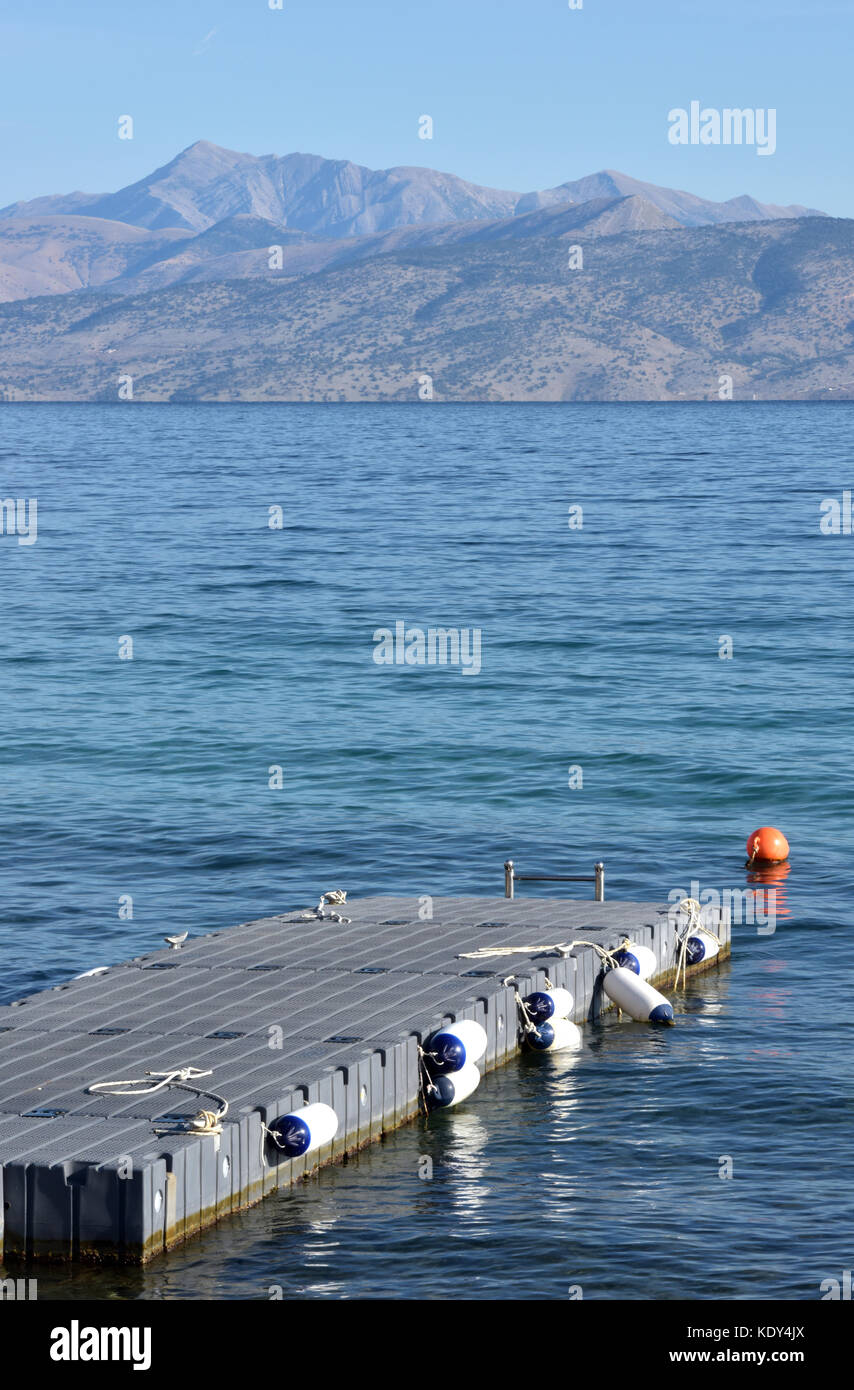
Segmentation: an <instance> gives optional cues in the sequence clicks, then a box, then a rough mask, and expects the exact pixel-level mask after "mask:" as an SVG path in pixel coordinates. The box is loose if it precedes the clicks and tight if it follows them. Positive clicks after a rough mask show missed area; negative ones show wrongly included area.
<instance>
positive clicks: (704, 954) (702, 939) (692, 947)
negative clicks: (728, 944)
mask: <svg viewBox="0 0 854 1390" xmlns="http://www.w3.org/2000/svg"><path fill="white" fill-rule="evenodd" d="M719 950H720V946H719V944H718V942H717V941H715V939H714V937H711V936H707V935H706V933H705V932H698V933H697V935H696V936H689V937H688V944H687V945H686V947H685V960H686V961H687V963H688V965H699V964H700V961H703V960H714V958H715V956H716V955H717V954H718V951H719Z"/></svg>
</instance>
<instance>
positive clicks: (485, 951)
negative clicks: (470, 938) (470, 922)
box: [457, 941, 625, 966]
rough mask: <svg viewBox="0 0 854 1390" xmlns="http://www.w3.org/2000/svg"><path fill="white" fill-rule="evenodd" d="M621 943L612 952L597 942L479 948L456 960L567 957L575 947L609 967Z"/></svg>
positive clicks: (560, 942) (620, 947) (465, 953)
mask: <svg viewBox="0 0 854 1390" xmlns="http://www.w3.org/2000/svg"><path fill="white" fill-rule="evenodd" d="M623 945H625V942H623V943H622V944H621V945H620V946H615V947H614V949H613V950H612V951H606V950H605V947H604V946H600V945H599V943H598V942H597V941H554V942H552V943H551V944H550V945H546V946H542V945H540V946H480V947H479V948H478V949H477V950H476V951H462V952H461V953H460V955H459V956H458V957H457V959H458V960H488V959H489V958H490V956H544V955H546V954H547V953H548V952H550V951H557V953H558V954H559V955H561V956H568V955H569V953H570V951H573V950H575V947H576V946H590V947H591V949H592V950H594V951H596V952H597V953H598V955H599V959H600V960H602V961H607V962H608V964H609V965H610V966H613V965H614V956H615V954H616V952H617V951H621V950H622V949H623Z"/></svg>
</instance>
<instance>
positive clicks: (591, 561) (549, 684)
mask: <svg viewBox="0 0 854 1390" xmlns="http://www.w3.org/2000/svg"><path fill="white" fill-rule="evenodd" d="M853 424H854V407H851V406H847V405H842V404H840V405H836V406H819V405H813V406H809V405H804V406H801V405H772V404H765V403H755V404H742V405H738V404H735V403H727V404H720V405H714V406H713V405H681V406H656V405H637V406H633V405H601V406H599V405H555V406H495V407H493V406H451V405H448V406H435V405H426V404H419V405H418V406H415V405H413V406H377V407H372V406H356V405H354V406H334V407H324V406H311V405H305V406H302V405H292V406H251V405H245V406H244V405H234V406H192V405H181V406H177V405H176V406H168V407H167V406H162V407H161V406H149V407H146V406H136V405H126V406H71V405H69V406H65V405H42V406H9V407H6V408H5V409H4V410H3V412H2V415H0V495H2V496H3V497H26V498H29V497H37V499H38V539H37V542H36V543H35V544H34V545H29V546H27V545H19V544H18V542H17V539H16V538H15V537H14V536H8V535H3V536H0V573H2V595H3V622H2V644H0V663H2V675H1V676H0V681H2V684H0V758H2V781H1V782H0V893H2V899H0V901H2V913H0V953H2V957H1V958H2V975H0V1002H6V1001H8V1000H10V999H13V998H16V997H19V996H20V995H22V994H25V993H27V992H31V991H32V990H34V989H38V988H40V987H42V986H47V985H51V984H54V983H56V982H57V981H60V980H63V979H67V978H68V977H69V976H71V975H73V974H75V973H78V972H79V971H81V970H84V969H87V968H91V967H93V966H96V965H99V964H109V963H110V962H113V961H116V960H120V959H125V958H127V957H129V956H132V955H137V954H139V953H141V952H143V951H145V950H148V949H150V948H152V947H154V946H157V945H158V944H159V943H160V940H161V937H162V936H163V934H164V933H165V932H167V931H179V930H184V929H188V930H189V931H190V932H192V933H193V934H195V933H198V932H203V931H207V930H210V929H212V928H215V927H222V926H227V925H230V924H232V923H235V922H238V921H245V920H248V919H250V918H252V917H255V916H262V915H265V914H268V913H270V912H275V911H282V910H286V909H289V908H293V907H300V906H305V905H308V904H310V903H312V901H313V900H316V897H317V895H318V893H319V891H320V890H322V889H326V888H328V887H336V886H342V887H345V888H347V889H348V890H349V891H350V893H351V895H352V896H356V895H360V894H367V893H374V892H391V893H400V894H407V895H412V894H423V893H430V894H455V893H477V894H484V895H489V894H500V893H501V892H502V890H503V873H502V863H503V860H504V859H505V858H507V857H508V856H512V857H513V858H514V859H515V860H516V861H517V863H518V864H519V865H520V867H522V868H523V869H528V870H532V871H533V870H541V871H545V870H551V871H553V872H566V873H573V872H589V871H590V869H591V866H592V864H593V861H594V860H596V859H599V858H602V859H604V860H605V862H606V866H607V893H608V896H609V897H618V898H628V899H642V900H652V899H654V900H666V899H667V898H668V895H669V894H670V893H671V892H674V891H675V890H681V892H682V893H688V892H689V891H690V889H691V884H692V882H693V883H699V884H700V886H701V889H703V890H706V889H718V890H724V889H742V888H744V887H745V886H746V883H747V876H746V874H745V870H744V857H745V856H744V842H745V839H746V837H747V834H748V833H749V832H750V831H751V830H753V829H754V828H755V827H756V826H758V825H761V824H774V825H779V826H780V827H781V828H783V829H784V830H785V832H786V834H787V835H788V837H789V840H790V842H791V845H792V856H791V871H790V872H789V873H788V875H787V876H785V877H784V878H781V879H780V880H779V881H778V882H777V883H776V884H775V887H776V888H777V891H778V905H777V921H776V930H775V931H773V932H772V933H767V932H765V933H761V932H759V931H758V930H757V927H756V925H755V924H753V925H751V924H749V923H744V924H740V925H737V926H736V927H735V930H734V938H735V940H734V948H733V956H732V962H731V964H729V965H725V966H724V967H722V969H721V970H720V971H719V972H717V973H711V974H709V975H706V976H703V977H700V978H699V979H697V980H696V981H695V982H694V983H692V984H691V985H690V987H689V988H688V989H687V990H686V991H685V993H684V995H680V996H679V1003H678V1005H677V1008H678V1014H679V1016H678V1019H677V1024H678V1026H677V1027H676V1028H674V1029H671V1030H667V1031H666V1032H665V1033H655V1032H652V1031H650V1030H649V1029H647V1028H644V1027H640V1026H637V1025H632V1024H626V1023H618V1022H616V1021H615V1020H609V1021H607V1022H606V1023H604V1024H602V1025H601V1026H598V1027H596V1028H589V1029H587V1030H586V1035H585V1038H586V1040H585V1046H584V1048H583V1050H582V1051H581V1052H580V1053H579V1054H577V1055H574V1056H572V1057H571V1058H570V1059H569V1060H567V1059H565V1058H560V1057H555V1058H544V1057H527V1058H523V1059H521V1060H520V1061H519V1062H518V1063H514V1064H512V1065H510V1066H509V1067H507V1068H505V1069H502V1070H501V1071H499V1072H496V1073H493V1074H491V1075H490V1076H488V1077H486V1078H485V1079H484V1081H483V1083H482V1085H481V1087H480V1089H479V1090H478V1092H477V1093H476V1095H475V1097H474V1098H473V1099H472V1101H471V1102H470V1103H469V1104H468V1105H467V1106H466V1107H465V1109H464V1110H461V1111H460V1112H457V1113H456V1114H453V1115H449V1116H443V1117H434V1118H433V1119H431V1120H430V1121H429V1122H427V1123H426V1124H424V1123H418V1124H415V1125H413V1126H410V1127H408V1128H407V1129H404V1130H401V1131H399V1132H398V1133H396V1134H394V1135H393V1136H391V1137H389V1138H388V1139H387V1140H386V1141H384V1143H383V1144H382V1145H381V1146H379V1147H376V1148H374V1149H372V1150H370V1151H366V1152H365V1153H363V1154H361V1155H359V1156H358V1158H357V1159H355V1160H354V1161H352V1162H350V1163H348V1164H347V1165H346V1166H344V1167H338V1168H334V1169H328V1170H325V1171H324V1172H322V1173H321V1174H320V1175H319V1176H318V1177H317V1178H316V1179H315V1180H313V1181H312V1182H310V1183H308V1184H306V1185H305V1187H304V1188H302V1189H299V1190H295V1191H294V1192H291V1193H287V1194H282V1195H281V1196H280V1197H275V1198H271V1199H269V1200H268V1201H267V1202H265V1203H263V1204H262V1205H261V1206H260V1207H258V1208H256V1209H254V1210H252V1211H250V1212H247V1213H244V1214H241V1215H240V1216H238V1217H236V1218H234V1219H232V1220H231V1221H229V1222H226V1223H223V1224H222V1225H221V1226H220V1227H218V1228H216V1229H214V1230H212V1231H210V1232H208V1233H206V1234H205V1235H203V1236H202V1237H201V1238H200V1239H198V1240H196V1241H194V1242H192V1243H191V1244H190V1245H188V1246H187V1247H186V1248H185V1249H183V1250H179V1251H176V1252H174V1253H173V1254H170V1255H169V1256H167V1257H165V1258H164V1259H163V1260H160V1261H158V1262H156V1263H155V1264H154V1265H152V1266H150V1267H149V1268H148V1269H147V1270H144V1271H119V1272H116V1271H103V1272H92V1271H75V1272H68V1271H64V1272H63V1271H59V1272H57V1271H52V1272H48V1271H40V1272H39V1281H40V1294H41V1296H42V1297H51V1296H54V1297H71V1298H73V1297H92V1296H95V1297H142V1298H149V1297H165V1298H172V1297H174V1298H267V1297H269V1296H270V1294H269V1290H270V1289H273V1290H277V1289H281V1290H282V1291H283V1293H284V1296H285V1297H286V1298H292V1297H297V1298H305V1297H314V1298H324V1297H334V1298H339V1297H351V1298H363V1297H387V1296H395V1297H404V1298H421V1297H426V1298H479V1297H492V1298H519V1297H521V1298H531V1299H534V1298H565V1297H568V1296H569V1290H570V1289H571V1288H575V1287H576V1286H580V1287H581V1288H582V1289H583V1296H584V1297H585V1298H587V1299H616V1298H621V1297H624V1298H633V1299H640V1298H661V1299H674V1298H683V1297H688V1298H699V1299H704V1298H716V1297H723V1298H775V1299H795V1300H802V1299H815V1298H819V1297H820V1296H821V1295H820V1292H819V1287H820V1284H821V1281H822V1280H825V1279H828V1278H841V1276H842V1271H843V1270H844V1269H850V1268H851V1267H852V1262H854V1221H852V1215H854V1212H852V1207H854V1201H852V1192H854V1182H852V1179H854V1160H852V1154H851V1146H850V1127H851V1119H852V1079H851V1075H852V1022H851V1015H852V1009H851V995H852V989H851V982H852V974H851V967H850V947H849V945H848V942H849V934H850V932H851V930H852V916H854V913H852V882H853V881H854V868H852V836H851V831H850V808H851V789H852V752H854V740H852V734H851V711H852V706H853V705H854V702H852V662H851V645H852V583H851V576H852V555H854V538H852V537H850V536H845V535H839V536H833V535H823V534H822V532H821V531H820V529H819V522H820V519H821V510H820V509H821V503H822V501H823V499H826V498H839V499H841V497H842V493H843V491H844V490H845V489H846V488H850V487H851V485H852V470H851V452H850V440H851V436H852V425H853ZM578 506H580V507H582V508H583V527H582V528H581V529H573V528H571V527H570V526H569V525H568V521H569V519H570V515H569V508H570V507H578ZM275 507H281V509H282V526H281V528H280V529H275V528H271V526H270V525H269V524H268V523H269V520H270V508H275ZM398 620H402V621H404V622H405V623H406V624H407V626H409V627H415V626H418V627H422V628H428V627H430V626H443V627H456V628H469V629H474V628H476V629H480V631H481V633H482V670H481V671H480V673H479V674H477V675H464V674H463V673H462V672H461V670H459V669H454V668H452V667H425V666H416V667H405V666H404V667H397V666H394V667H383V666H380V665H377V664H376V662H375V661H374V660H373V652H374V646H375V644H374V640H373V637H374V633H375V631H376V630H377V629H379V628H383V627H390V628H393V627H394V624H395V622H396V621H398ZM128 636H129V637H132V639H133V659H132V660H121V659H119V646H120V639H121V638H123V637H128ZM726 638H730V639H731V643H732V659H728V660H727V659H724V660H722V659H721V656H720V652H721V647H722V640H723V639H726ZM275 766H278V767H281V769H282V778H281V781H282V785H281V787H278V788H271V787H270V785H269V779H270V769H271V768H273V767H275ZM571 767H573V768H578V767H580V768H581V769H582V780H583V786H581V787H575V788H573V787H571V786H570V785H569V781H570V778H569V769H570V768H571ZM575 780H576V781H577V780H578V778H577V775H576V777H575ZM528 888H529V891H536V889H538V888H539V889H540V891H542V892H543V893H546V894H549V893H555V892H560V891H561V890H560V888H559V887H558V888H555V887H551V888H550V887H549V886H548V885H529V886H528ZM580 891H582V892H586V891H587V890H585V889H581V890H580ZM124 895H130V896H131V897H132V899H133V920H132V921H129V920H123V919H121V918H120V917H119V915H118V914H119V901H120V899H121V898H122V897H123V896H124ZM424 1156H429V1157H431V1158H432V1160H433V1165H434V1167H433V1177H432V1179H424V1178H422V1177H420V1176H419V1172H420V1171H421V1170H422V1169H423V1167H424V1165H423V1163H421V1160H422V1159H423V1157H424ZM725 1158H729V1159H731V1167H732V1174H733V1176H732V1177H731V1178H728V1179H722V1178H721V1177H720V1176H719V1174H720V1172H721V1170H722V1167H724V1166H725V1165H724V1159H725Z"/></svg>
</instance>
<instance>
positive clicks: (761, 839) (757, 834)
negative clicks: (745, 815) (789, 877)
mask: <svg viewBox="0 0 854 1390" xmlns="http://www.w3.org/2000/svg"><path fill="white" fill-rule="evenodd" d="M747 853H748V856H749V858H748V863H749V864H782V863H783V860H784V859H788V857H789V841H788V840H787V839H786V837H785V835H784V834H783V832H782V830H776V829H775V827H774V826H773V825H762V826H760V827H759V829H758V830H754V832H753V834H752V835H749V836H748V839H747Z"/></svg>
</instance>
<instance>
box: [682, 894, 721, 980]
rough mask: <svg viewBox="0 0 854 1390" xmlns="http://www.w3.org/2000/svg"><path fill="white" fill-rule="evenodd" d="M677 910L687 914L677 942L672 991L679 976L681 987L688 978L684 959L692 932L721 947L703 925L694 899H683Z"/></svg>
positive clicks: (718, 938) (697, 904)
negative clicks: (702, 934)
mask: <svg viewBox="0 0 854 1390" xmlns="http://www.w3.org/2000/svg"><path fill="white" fill-rule="evenodd" d="M679 908H680V911H682V912H687V913H688V924H687V926H686V927H685V930H684V932H683V933H682V935H681V936H680V937H679V938H678V940H677V948H676V949H677V959H676V979H675V981H674V983H673V988H674V989H678V988H679V976H680V974H681V975H682V983H683V985H684V984H685V981H686V979H687V976H688V965H687V961H686V957H687V954H688V937H689V936H690V935H691V933H692V932H703V933H704V934H705V935H706V936H708V937H710V938H711V940H712V941H716V942H717V943H718V945H719V946H720V945H721V939H720V937H718V936H715V933H714V932H713V931H712V930H711V928H710V927H707V926H706V925H705V924H704V922H703V920H702V915H703V908H702V905H701V904H700V903H699V902H698V901H697V899H696V898H683V899H682V901H681V902H680V904H679Z"/></svg>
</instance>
